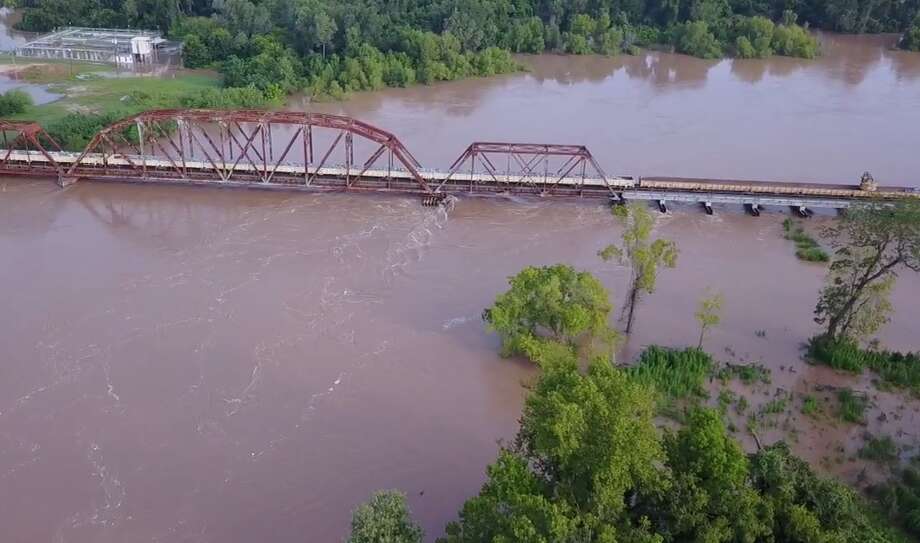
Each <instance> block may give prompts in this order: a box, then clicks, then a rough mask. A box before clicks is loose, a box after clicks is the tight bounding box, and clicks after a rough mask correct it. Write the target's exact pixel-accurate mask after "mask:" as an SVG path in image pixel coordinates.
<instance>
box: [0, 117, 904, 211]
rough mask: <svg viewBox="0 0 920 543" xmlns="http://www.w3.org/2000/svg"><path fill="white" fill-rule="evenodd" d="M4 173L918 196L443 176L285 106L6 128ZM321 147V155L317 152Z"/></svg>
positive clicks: (563, 168)
mask: <svg viewBox="0 0 920 543" xmlns="http://www.w3.org/2000/svg"><path fill="white" fill-rule="evenodd" d="M0 133H2V138H3V143H2V148H0V175H7V176H23V175H28V176H41V177H52V178H56V179H57V180H58V182H59V183H60V185H61V186H67V185H69V184H71V183H74V182H77V181H79V180H97V181H106V180H108V181H129V182H140V183H178V184H188V185H206V186H224V187H248V188H261V189H287V190H291V189H294V190H308V191H348V192H390V193H402V194H417V195H419V196H421V197H422V200H423V202H425V203H428V204H436V203H438V202H440V201H442V200H443V199H444V198H445V197H446V196H447V195H450V194H491V195H500V194H516V195H538V196H542V197H576V198H602V199H606V200H609V201H615V202H622V201H625V200H630V199H639V200H651V201H655V202H657V204H658V206H659V208H660V209H661V211H663V212H664V211H667V205H668V202H694V203H698V204H701V205H702V206H703V208H704V209H705V210H706V212H707V213H712V212H713V208H712V206H713V205H714V204H726V203H727V204H742V205H744V206H745V207H746V208H747V209H748V211H749V212H751V213H752V214H754V215H757V214H759V212H760V209H761V207H763V206H768V205H769V206H790V207H793V208H794V209H796V210H797V211H798V212H799V213H801V214H803V215H807V214H808V213H809V210H810V209H812V208H835V209H840V208H846V207H848V206H849V205H851V204H852V203H853V202H859V201H884V200H891V199H897V198H907V197H920V191H918V189H916V188H910V187H888V186H877V185H876V184H875V182H874V181H873V180H872V179H871V176H868V174H864V176H863V178H862V179H861V181H860V183H859V184H853V185H847V184H836V185H829V184H818V183H797V182H773V181H744V180H722V179H697V178H678V177H655V176H608V175H607V174H606V173H605V172H604V170H603V169H602V168H601V167H600V165H599V164H598V163H597V161H596V160H595V158H594V156H593V155H592V153H591V152H590V151H589V150H588V148H587V147H585V146H584V145H557V144H533V143H504V142H475V143H472V144H470V145H469V146H468V147H467V148H466V149H465V150H464V151H463V153H461V155H460V156H459V157H458V158H457V159H456V160H455V161H454V162H453V164H451V166H450V167H449V168H447V169H445V170H429V169H425V168H422V166H421V164H420V163H419V162H418V161H417V160H416V159H415V157H414V156H413V155H412V154H411V153H410V152H409V150H408V149H407V148H406V146H405V145H403V143H402V142H401V141H400V140H399V139H398V138H397V137H396V136H395V135H393V134H391V133H390V132H387V131H385V130H382V129H380V128H378V127H375V126H373V125H370V124H368V123H364V122H362V121H359V120H357V119H353V118H350V117H345V116H340V115H328V114H319V113H304V112H288V111H254V110H253V111H250V110H246V111H217V110H156V111H149V112H145V113H141V114H139V115H135V116H131V117H128V118H126V119H122V120H121V121H118V122H116V123H114V124H112V125H111V126H108V127H106V128H104V129H102V130H100V131H99V133H97V134H96V135H95V136H94V137H93V139H92V141H90V143H89V144H88V145H87V147H86V148H85V149H84V150H83V151H81V152H68V151H64V150H63V149H62V148H61V147H60V145H58V143H57V142H56V141H55V140H54V139H53V138H52V137H51V136H50V135H48V134H47V133H46V132H45V131H44V130H43V129H42V128H41V126H39V125H37V124H35V123H28V122H10V121H0ZM317 151H319V152H317Z"/></svg>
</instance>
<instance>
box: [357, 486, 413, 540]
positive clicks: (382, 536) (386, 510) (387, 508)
mask: <svg viewBox="0 0 920 543" xmlns="http://www.w3.org/2000/svg"><path fill="white" fill-rule="evenodd" d="M423 535H424V534H423V532H422V529H421V527H419V525H418V524H416V523H415V521H413V520H412V515H411V514H410V513H409V508H408V507H407V506H406V496H405V494H403V493H402V492H398V491H395V490H383V491H380V492H376V493H374V495H373V496H372V497H371V499H370V500H369V501H368V502H367V503H364V504H361V505H360V506H359V507H358V508H357V509H355V512H354V513H353V514H352V518H351V535H350V536H349V538H348V543H384V542H385V543H421V541H422V537H423Z"/></svg>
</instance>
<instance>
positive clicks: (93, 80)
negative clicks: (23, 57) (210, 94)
mask: <svg viewBox="0 0 920 543" xmlns="http://www.w3.org/2000/svg"><path fill="white" fill-rule="evenodd" d="M113 70H114V67H112V66H100V65H95V64H70V63H65V62H40V63H38V62H29V63H22V62H21V61H20V62H17V63H14V62H13V61H12V59H11V58H10V57H6V58H3V59H2V60H0V77H4V78H7V79H11V80H17V81H22V82H24V83H29V84H32V85H41V86H43V87H44V88H45V89H47V90H48V91H49V92H51V93H54V94H57V95H59V96H60V97H59V98H58V99H56V100H54V101H51V102H48V103H42V104H36V105H33V106H30V107H29V108H27V109H26V111H24V112H23V113H20V114H19V115H16V116H15V117H14V118H15V119H17V120H30V121H36V122H39V123H41V124H43V125H50V124H53V123H55V122H58V121H60V120H61V119H63V118H64V117H66V116H67V115H69V114H71V113H92V114H99V115H104V116H111V115H116V114H118V115H130V114H133V113H137V112H140V111H143V110H145V109H151V108H154V107H164V108H167V107H179V101H180V99H181V98H182V97H183V96H187V95H190V94H193V93H200V92H201V91H204V90H206V89H218V88H220V78H219V76H217V74H214V73H213V72H207V71H195V70H179V71H172V70H170V71H163V72H161V73H150V74H136V75H135V74H130V73H117V72H115V71H113ZM139 93H141V94H143V96H144V100H138V99H137V97H138V96H139Z"/></svg>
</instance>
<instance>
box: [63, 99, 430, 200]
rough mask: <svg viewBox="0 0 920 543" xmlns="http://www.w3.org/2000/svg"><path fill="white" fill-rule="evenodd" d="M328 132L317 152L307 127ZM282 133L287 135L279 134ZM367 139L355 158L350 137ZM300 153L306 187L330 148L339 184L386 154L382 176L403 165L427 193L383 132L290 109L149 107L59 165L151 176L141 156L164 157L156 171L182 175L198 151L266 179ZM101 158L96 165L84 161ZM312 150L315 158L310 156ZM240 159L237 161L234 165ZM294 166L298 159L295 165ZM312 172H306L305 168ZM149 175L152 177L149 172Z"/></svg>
mask: <svg viewBox="0 0 920 543" xmlns="http://www.w3.org/2000/svg"><path fill="white" fill-rule="evenodd" d="M317 130H324V131H326V132H328V133H329V134H327V135H329V136H330V138H329V139H331V141H332V143H331V145H329V147H328V148H326V149H325V151H320V152H317V151H318V150H317V149H315V148H314V147H315V145H316V141H317V139H316V137H315V134H314V132H315V131H317ZM286 131H287V132H290V133H286ZM356 137H357V138H358V139H360V140H364V141H367V142H370V143H371V144H372V145H371V147H372V148H373V149H374V150H373V152H372V153H371V154H370V155H369V156H367V157H359V158H360V159H361V160H359V161H357V162H356V160H355V158H356V157H355V138H356ZM295 148H297V149H299V150H302V152H303V156H304V163H303V171H302V177H303V182H304V183H305V184H307V185H310V184H312V183H313V181H315V179H316V177H317V175H318V174H319V171H320V169H322V168H323V167H324V166H327V165H328V162H329V161H330V159H332V156H333V155H334V154H335V153H336V152H338V153H340V154H342V155H343V157H344V160H343V162H344V168H345V172H344V175H345V178H346V184H345V188H346V190H348V189H350V188H352V187H358V186H359V185H360V184H361V178H362V176H364V174H365V173H366V172H367V171H368V170H369V169H371V168H372V167H374V166H375V164H376V163H377V162H378V160H380V159H381V158H382V157H384V155H387V156H386V166H385V169H386V172H387V177H388V178H389V176H390V174H391V172H392V171H393V169H394V168H401V169H403V170H405V171H406V172H407V173H408V174H409V176H410V177H411V178H412V179H413V180H414V182H415V183H417V185H418V187H419V190H420V191H421V192H423V193H431V192H433V191H432V190H431V188H430V187H429V185H428V182H427V181H426V180H425V178H424V177H423V176H422V175H421V173H420V172H419V170H420V168H421V165H420V164H419V162H418V160H416V159H415V157H414V156H412V153H410V152H409V150H408V149H407V148H406V146H405V145H403V143H402V142H401V141H400V140H399V138H397V137H396V136H395V135H393V134H392V133H390V132H387V131H385V130H382V129H380V128H377V127H375V126H373V125H371V124H368V123H365V122H362V121H359V120H357V119H352V118H350V117H345V116H341V115H329V114H324V113H305V112H292V111H259V110H233V111H217V110H201V109H170V110H155V111H148V112H145V113H141V114H139V115H135V116H132V117H127V118H125V119H122V120H120V121H117V122H115V123H114V124H112V125H110V126H108V127H106V128H104V129H102V130H101V131H99V133H97V134H96V135H95V136H94V137H93V139H92V141H90V143H89V145H87V147H86V149H84V150H83V152H82V153H81V154H80V156H79V158H78V159H77V160H76V161H75V162H74V163H73V164H72V165H70V167H69V168H68V169H67V172H66V175H67V176H68V177H100V176H102V177H104V176H106V175H107V174H109V173H111V175H112V176H116V175H117V177H119V178H145V177H148V176H151V175H153V174H152V172H151V171H150V168H149V164H148V163H147V160H148V158H157V159H160V160H162V159H166V160H168V161H169V163H170V166H169V167H168V168H165V169H164V168H163V167H162V165H160V166H159V168H158V169H159V171H158V172H157V174H158V175H162V174H163V173H167V174H168V175H169V176H170V177H173V178H179V179H182V178H189V168H188V162H190V161H191V160H192V159H193V157H196V156H197V157H201V159H203V161H204V162H205V163H207V164H208V165H209V166H210V168H211V169H213V171H214V173H215V174H216V175H217V176H218V177H219V178H220V179H221V181H224V182H229V181H231V180H233V179H234V177H241V176H245V177H250V178H251V177H253V175H255V176H256V181H258V182H261V183H271V182H272V179H273V178H274V177H275V174H276V173H277V172H278V169H279V168H280V167H281V166H283V165H284V166H290V165H291V164H290V163H289V162H286V160H287V158H288V156H289V155H290V153H291V151H292V150H293V149H295ZM90 155H92V156H94V157H98V156H100V155H101V156H102V160H101V164H99V163H98V160H96V161H95V162H93V163H90V161H88V160H87V157H88V156H90ZM116 156H117V157H118V158H119V159H121V160H124V161H126V162H128V167H127V169H126V168H125V166H123V165H122V166H120V167H119V168H118V170H117V172H116V171H111V172H110V171H109V164H108V162H109V160H110V159H111V158H112V157H116ZM317 156H320V157H321V159H320V160H319V162H318V163H316V164H314V159H315V158H316V157H317ZM241 165H243V167H240V166H241ZM298 166H299V164H298ZM311 170H312V173H311ZM153 176H155V175H153Z"/></svg>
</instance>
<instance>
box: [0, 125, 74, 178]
mask: <svg viewBox="0 0 920 543" xmlns="http://www.w3.org/2000/svg"><path fill="white" fill-rule="evenodd" d="M0 145H2V146H3V147H2V148H3V152H2V154H0V172H2V173H12V174H19V175H29V174H34V175H48V173H49V170H48V169H49V168H50V169H51V171H56V172H57V173H60V172H61V171H62V168H61V166H60V165H59V164H58V163H57V162H56V161H55V160H54V157H53V156H52V155H51V154H50V153H53V152H60V151H61V146H60V145H58V143H57V142H56V141H54V138H52V137H51V136H49V135H48V133H47V132H45V130H44V129H43V128H42V127H41V126H39V124H38V123H33V122H17V121H5V120H2V119H0ZM17 151H25V153H17ZM33 152H38V153H39V155H40V157H39V158H41V159H42V160H41V164H40V167H38V168H33V164H32V162H33V161H32V158H33Z"/></svg>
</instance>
